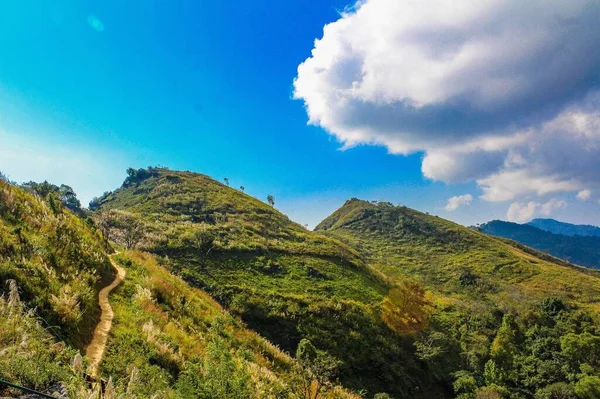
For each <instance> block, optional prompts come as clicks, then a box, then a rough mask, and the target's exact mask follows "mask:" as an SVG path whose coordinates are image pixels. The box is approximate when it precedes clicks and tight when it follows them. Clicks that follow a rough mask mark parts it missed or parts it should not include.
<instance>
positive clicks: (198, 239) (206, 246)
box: [190, 224, 216, 267]
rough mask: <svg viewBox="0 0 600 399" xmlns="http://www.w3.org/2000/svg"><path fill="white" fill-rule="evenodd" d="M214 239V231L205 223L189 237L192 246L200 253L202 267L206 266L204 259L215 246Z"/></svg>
mask: <svg viewBox="0 0 600 399" xmlns="http://www.w3.org/2000/svg"><path fill="white" fill-rule="evenodd" d="M215 239H216V235H215V233H214V231H213V230H211V229H210V228H209V227H208V226H206V225H205V224H202V225H201V226H200V227H199V228H198V229H197V230H196V231H194V233H193V235H192V237H191V239H190V244H191V245H192V246H194V248H196V250H197V251H198V253H199V254H200V262H201V264H202V267H204V266H206V259H207V258H208V255H209V254H210V253H211V251H212V250H213V249H214V247H215Z"/></svg>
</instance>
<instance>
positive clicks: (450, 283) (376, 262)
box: [316, 199, 600, 398]
mask: <svg viewBox="0 0 600 399" xmlns="http://www.w3.org/2000/svg"><path fill="white" fill-rule="evenodd" d="M316 230H317V231H319V232H322V233H324V234H327V235H328V236H330V237H333V238H337V239H340V240H342V241H344V242H345V243H346V244H348V245H351V246H353V247H354V248H356V249H357V250H358V251H359V252H360V254H361V255H362V256H363V257H364V259H365V261H366V262H367V263H368V264H369V265H370V266H371V267H372V268H373V269H375V270H376V271H377V272H379V273H381V274H382V275H384V276H386V277H387V278H389V279H390V280H391V282H397V283H398V284H406V283H405V282H406V281H412V282H413V283H412V286H413V287H414V286H417V287H418V286H419V285H420V286H421V287H423V288H424V289H425V290H426V291H427V292H428V293H429V295H430V298H431V299H430V300H431V303H432V304H433V310H431V313H430V319H429V323H428V325H425V324H423V323H420V324H418V325H417V326H420V327H422V328H421V333H420V335H419V336H418V338H417V342H416V345H417V348H418V351H417V353H416V356H417V357H419V358H421V359H422V360H424V361H426V363H427V364H428V367H429V370H430V372H431V373H433V374H434V375H439V376H440V377H441V378H447V383H448V384H449V385H450V384H453V386H454V390H455V392H456V393H457V394H461V393H464V394H465V396H464V397H472V396H468V395H475V392H476V391H477V394H478V395H479V394H480V395H482V396H481V397H484V396H483V395H484V393H485V394H486V395H487V394H488V393H489V392H491V391H494V392H496V391H497V392H496V393H497V395H498V396H485V397H508V392H510V393H511V394H512V396H511V397H526V398H527V397H534V396H535V395H537V396H535V397H536V398H537V397H555V396H551V394H550V393H549V392H551V391H552V392H554V391H553V390H556V391H557V392H558V390H559V389H564V390H565V392H567V391H569V392H573V389H575V386H576V384H577V383H578V381H579V382H580V381H581V380H582V379H584V378H587V377H586V376H588V374H592V375H597V374H598V370H599V369H598V368H597V367H598V366H600V364H599V363H598V362H597V361H596V360H591V358H589V357H588V356H587V355H585V356H584V355H583V353H580V355H582V357H579V356H580V355H575V354H574V353H573V352H572V350H573V348H572V347H571V346H570V345H571V344H573V342H579V343H580V341H578V340H580V339H581V340H585V339H588V337H589V339H591V340H594V342H600V331H599V329H598V327H597V321H598V312H599V311H600V306H599V305H600V299H599V296H598V295H599V294H600V278H598V275H597V274H595V273H590V272H588V271H586V270H582V269H581V268H578V267H575V266H571V265H568V264H565V263H561V262H553V261H552V259H551V258H549V257H546V259H542V258H541V257H538V256H536V252H535V251H531V250H528V249H527V248H519V246H518V245H513V244H511V243H510V242H509V241H504V240H501V239H496V238H493V237H490V236H487V235H485V234H482V233H480V232H477V231H475V230H473V229H469V228H465V227H463V226H459V225H457V224H455V223H452V222H449V221H447V220H443V219H441V218H439V217H436V216H431V215H427V214H423V213H420V212H417V211H415V210H412V209H409V208H406V207H402V206H393V205H391V204H389V203H370V202H366V201H360V200H356V199H353V200H350V201H347V202H346V203H345V204H344V206H342V207H341V208H340V209H338V210H337V211H336V212H334V213H333V214H332V215H331V216H329V217H328V218H327V219H325V220H324V221H323V222H322V223H321V224H319V225H318V226H317V228H316ZM405 297H406V296H405ZM404 303H409V304H410V301H408V302H407V300H405V302H404ZM413 313H414V312H413ZM409 314H410V313H409ZM405 325H406V324H405ZM401 326H402V325H401ZM584 337H585V338H584ZM573 345H576V344H573ZM593 345H596V344H593ZM593 345H592V347H593V348H596V347H595V346H593ZM584 346H585V345H584ZM585 347H586V350H590V351H595V350H596V349H592V347H589V346H585ZM582 348H583V346H582ZM598 348H600V347H598ZM584 358H585V360H584ZM586 362H592V363H594V364H595V366H593V368H594V371H593V372H591V373H588V372H587V371H585V372H583V371H582V370H584V369H586V367H588V365H589V364H590V363H586ZM586 370H587V369H586ZM594 378H596V377H594ZM586 381H587V380H586ZM584 383H585V382H581V384H584ZM505 390H506V391H507V393H506V396H504V395H505V394H504V393H502V392H504V391H505ZM490 395H491V394H490ZM515 395H516V396H515ZM519 395H520V396H519ZM543 395H547V396H543ZM573 395H574V394H573ZM473 397H474V396H473ZM478 397H479V396H478ZM567 397H570V396H567Z"/></svg>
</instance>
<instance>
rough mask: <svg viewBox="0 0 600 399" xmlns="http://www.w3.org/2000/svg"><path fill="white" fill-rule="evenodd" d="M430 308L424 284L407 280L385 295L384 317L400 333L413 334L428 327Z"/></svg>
mask: <svg viewBox="0 0 600 399" xmlns="http://www.w3.org/2000/svg"><path fill="white" fill-rule="evenodd" d="M430 308H431V303H430V302H429V300H428V299H427V298H426V296H425V289H424V288H423V286H421V285H420V284H419V283H416V282H406V283H403V284H401V285H398V286H396V287H395V288H393V289H392V290H390V292H389V294H388V296H387V297H385V299H384V301H383V313H382V318H383V320H384V321H385V322H386V323H387V325H388V326H389V327H390V328H392V329H393V330H395V331H396V332H398V333H399V334H402V335H412V334H416V333H418V332H420V331H423V330H424V329H425V328H426V327H427V325H428V324H429V316H430V313H431V312H430Z"/></svg>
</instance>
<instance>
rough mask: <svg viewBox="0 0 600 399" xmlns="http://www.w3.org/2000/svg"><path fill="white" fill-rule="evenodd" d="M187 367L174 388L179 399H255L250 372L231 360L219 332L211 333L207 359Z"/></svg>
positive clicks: (237, 361)
mask: <svg viewBox="0 0 600 399" xmlns="http://www.w3.org/2000/svg"><path fill="white" fill-rule="evenodd" d="M186 366H187V367H186V369H185V371H184V372H183V373H182V375H181V377H180V378H179V380H178V381H177V386H176V387H177V395H178V397H180V398H182V399H183V398H185V399H187V398H215V399H228V398H250V397H256V394H257V393H256V392H255V389H254V387H253V386H252V383H251V378H250V373H249V371H248V370H247V369H246V366H245V365H244V363H243V362H241V361H239V360H237V359H235V358H234V357H233V355H232V354H231V352H230V351H229V347H228V345H227V343H226V342H225V340H224V339H223V338H222V337H220V335H219V332H218V331H211V334H210V336H209V342H208V345H207V347H206V357H205V358H204V359H202V360H192V361H190V362H189V363H188V364H187V365H186Z"/></svg>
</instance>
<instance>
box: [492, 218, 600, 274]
mask: <svg viewBox="0 0 600 399" xmlns="http://www.w3.org/2000/svg"><path fill="white" fill-rule="evenodd" d="M480 229H481V231H482V232H484V233H486V234H491V235H494V236H499V237H504V238H509V239H511V240H515V241H517V242H520V243H522V244H525V245H528V246H530V247H532V248H535V249H537V250H540V251H543V252H547V253H549V254H551V255H553V256H556V257H558V258H561V259H564V260H566V261H568V262H571V263H576V264H578V265H582V266H588V267H594V268H600V237H584V236H579V235H574V236H571V235H561V234H553V233H551V232H549V231H545V230H542V229H539V228H537V227H534V226H531V225H529V224H518V223H510V222H503V221H500V220H493V221H491V222H488V223H485V224H483V225H481V226H480Z"/></svg>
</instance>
